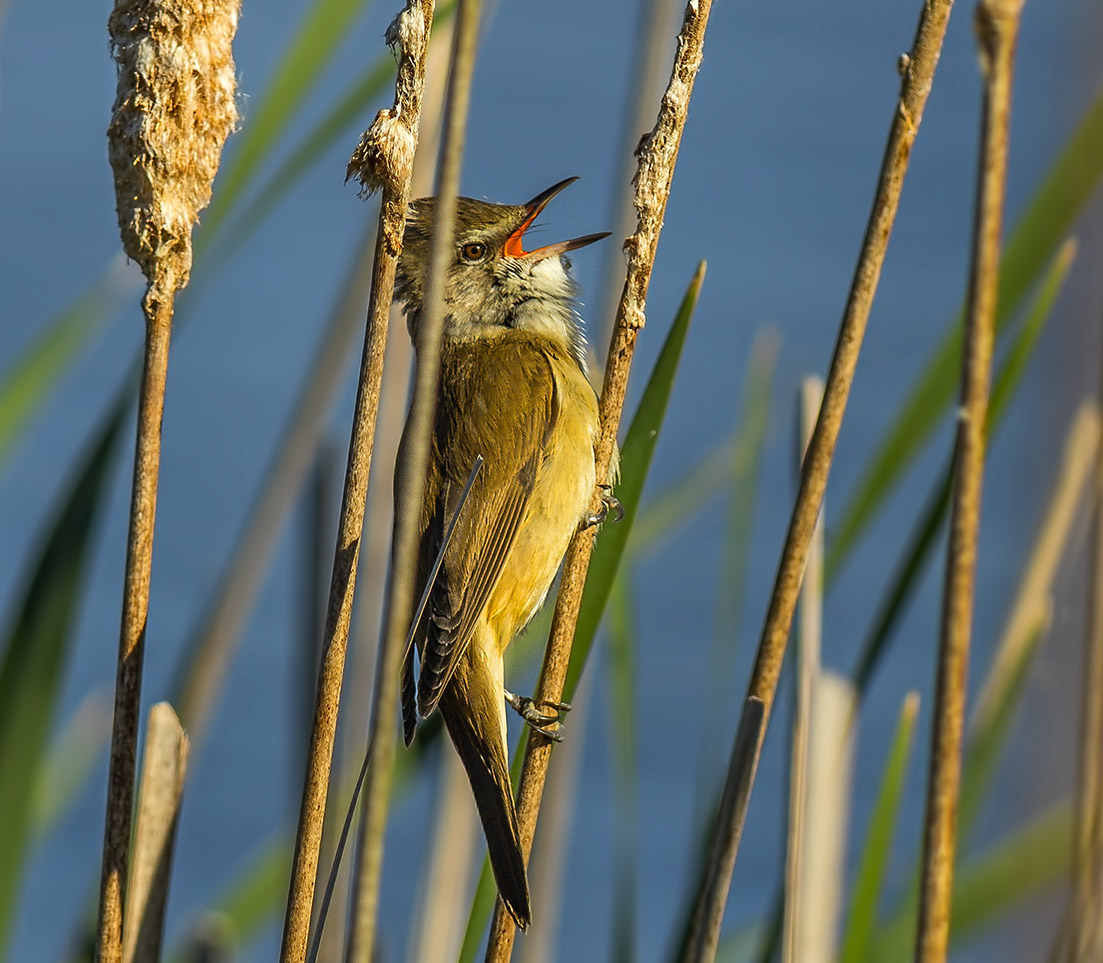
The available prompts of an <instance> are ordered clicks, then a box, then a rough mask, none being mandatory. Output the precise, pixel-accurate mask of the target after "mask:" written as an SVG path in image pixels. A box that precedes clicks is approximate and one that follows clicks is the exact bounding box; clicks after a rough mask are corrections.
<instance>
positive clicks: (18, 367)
mask: <svg viewBox="0 0 1103 963" xmlns="http://www.w3.org/2000/svg"><path fill="white" fill-rule="evenodd" d="M140 289H141V283H140V280H139V275H137V273H135V272H128V271H127V270H126V269H125V264H124V262H123V259H122V257H121V256H120V257H119V258H116V259H115V260H114V261H112V263H111V264H110V265H108V267H107V269H106V270H105V271H104V273H103V274H102V275H101V276H100V278H99V279H98V280H97V281H96V282H95V283H94V284H93V285H92V286H91V287H90V288H88V290H86V291H84V292H83V293H82V294H81V295H79V296H78V297H77V299H76V300H75V301H73V303H72V304H71V305H69V307H67V308H66V309H65V310H64V311H62V312H61V313H60V314H58V315H57V316H56V317H54V318H52V319H51V320H50V321H48V322H47V323H46V324H45V326H44V329H43V331H42V333H41V334H40V335H39V336H38V337H37V338H36V339H35V340H34V341H33V342H32V343H31V345H30V346H29V347H28V348H27V350H26V351H25V352H24V353H23V355H22V357H20V358H17V359H16V360H15V361H14V362H13V363H12V364H11V365H10V366H9V367H8V368H7V370H5V371H4V373H3V374H2V375H0V468H2V467H3V465H4V462H5V461H6V460H7V458H8V456H9V455H10V454H11V450H12V446H13V444H14V443H15V441H16V439H17V438H18V437H19V435H20V433H21V432H22V431H23V429H24V428H25V427H26V426H27V423H28V422H29V421H30V420H31V418H32V417H33V416H34V413H35V412H36V411H37V410H38V408H39V406H40V405H41V404H42V403H43V402H44V401H45V400H46V398H47V396H48V395H49V393H50V391H51V390H52V389H53V388H54V386H55V385H56V384H57V380H58V378H59V377H60V376H61V374H62V373H63V372H64V371H65V369H66V368H67V367H68V366H69V363H70V362H71V361H72V360H73V358H74V357H76V355H77V352H78V351H80V349H81V348H83V347H84V346H85V345H86V344H87V343H88V341H89V340H90V339H91V338H92V337H93V336H94V335H95V334H96V333H97V332H98V331H99V330H100V329H101V328H102V327H103V326H104V324H106V323H107V321H108V319H110V318H111V317H113V316H114V315H115V313H116V312H117V311H118V309H119V307H120V306H121V305H122V303H123V301H124V299H125V298H127V297H128V296H130V295H131V294H133V293H135V292H137V291H139V290H140Z"/></svg>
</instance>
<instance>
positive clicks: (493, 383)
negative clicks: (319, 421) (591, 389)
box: [417, 338, 559, 716]
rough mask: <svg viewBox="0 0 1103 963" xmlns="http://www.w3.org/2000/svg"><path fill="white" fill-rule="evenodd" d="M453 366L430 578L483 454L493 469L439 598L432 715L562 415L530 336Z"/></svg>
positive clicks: (426, 550) (465, 519)
mask: <svg viewBox="0 0 1103 963" xmlns="http://www.w3.org/2000/svg"><path fill="white" fill-rule="evenodd" d="M443 362H444V364H445V366H446V367H445V369H444V373H445V377H444V379H443V380H442V391H441V404H440V405H439V406H438V412H437V424H436V429H437V430H436V437H435V450H434V460H435V461H436V465H437V466H438V468H439V478H440V484H439V488H438V489H437V491H436V492H435V493H431V492H429V491H427V492H426V496H427V500H428V499H429V498H430V497H431V498H432V499H433V505H432V517H431V520H430V522H429V524H428V526H427V528H426V531H425V537H424V538H423V539H422V547H423V554H422V560H423V564H422V571H423V572H425V573H426V574H427V573H428V570H429V568H430V567H431V565H432V563H433V560H434V559H435V557H436V552H437V550H438V549H439V545H440V536H441V533H442V532H443V531H444V529H445V527H446V526H447V525H448V523H449V522H450V521H451V519H452V516H453V514H454V513H455V509H456V505H457V503H458V500H459V495H460V492H461V491H462V490H463V487H464V485H465V483H466V482H467V478H468V476H469V474H470V472H471V467H472V465H473V464H474V462H475V458H476V456H478V455H482V456H483V459H484V464H483V468H482V471H480V473H479V476H478V478H477V479H476V481H475V485H474V487H473V488H472V490H471V494H470V496H469V497H468V499H467V502H466V504H465V505H464V507H463V510H462V512H461V513H460V517H459V519H458V522H457V525H456V530H455V532H454V533H453V535H452V539H451V541H450V542H449V545H448V549H447V551H446V553H445V556H444V560H443V563H442V565H441V569H440V573H439V574H438V576H437V580H436V584H435V585H434V586H433V589H432V592H431V594H430V597H429V606H428V611H427V613H426V616H425V626H424V628H423V634H422V639H423V641H422V644H421V675H420V678H419V682H418V686H417V708H418V711H419V713H420V714H421V715H422V716H427V715H429V714H430V713H431V712H432V711H433V710H434V709H435V708H436V705H437V702H438V701H439V699H440V696H441V693H442V692H443V691H444V688H445V686H447V684H448V681H449V679H451V677H452V673H453V672H454V671H455V667H456V664H457V663H458V662H459V660H460V658H462V656H463V653H464V652H465V651H466V649H467V645H468V643H469V642H470V640H471V634H472V632H473V630H474V628H475V623H476V622H477V620H478V618H479V616H480V615H481V614H482V611H483V609H484V607H485V606H486V602H487V599H488V598H489V597H490V593H491V592H492V591H493V589H494V586H495V584H496V583H497V581H498V577H499V576H500V575H501V572H502V568H503V566H504V564H505V561H506V558H507V556H508V555H509V551H510V548H511V547H512V545H513V541H514V538H515V537H516V535H517V531H518V529H519V527H520V525H521V521H522V519H523V518H524V515H525V509H526V507H527V505H528V501H529V498H530V496H531V495H532V491H533V488H534V487H535V485H536V480H537V478H538V476H539V473H540V469H541V466H542V464H543V459H544V450H545V448H546V445H547V440H548V436H549V435H550V433H551V430H552V428H553V427H554V425H555V422H556V420H557V418H558V415H559V399H558V396H557V393H556V386H555V376H554V374H553V371H552V367H551V364H550V362H549V360H548V358H547V355H546V354H545V353H544V352H543V351H542V350H541V349H540V348H539V347H537V346H535V345H533V344H532V343H531V342H529V341H528V340H522V339H514V338H508V339H507V338H502V339H500V340H498V341H497V342H494V343H490V344H487V343H485V342H484V343H482V344H479V345H475V346H467V347H463V348H459V349H453V350H451V351H449V352H448V353H447V354H446V355H445V357H444V359H443ZM426 507H427V508H428V507H429V506H428V505H427V506H426ZM426 559H427V560H428V561H427V563H426ZM420 591H421V590H420V589H419V593H420Z"/></svg>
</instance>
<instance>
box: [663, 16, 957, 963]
mask: <svg viewBox="0 0 1103 963" xmlns="http://www.w3.org/2000/svg"><path fill="white" fill-rule="evenodd" d="M952 7H953V0H927V2H925V3H924V4H923V7H922V11H921V13H920V16H919V25H918V28H917V29H916V35H915V40H914V42H913V44H912V49H911V51H910V53H909V54H907V55H905V56H903V57H901V59H900V68H901V73H902V74H903V82H902V84H901V89H900V99H899V101H898V102H897V104H896V109H895V111H894V117H893V122H892V127H891V129H890V131H889V137H888V143H887V145H886V147H885V155H884V158H883V160H882V162H881V172H880V175H879V179H878V185H877V193H876V195H875V197H874V201H873V209H872V211H871V212H870V217H869V223H868V224H867V226H866V233H865V237H864V239H863V241H862V250H861V254H860V256H859V259H858V264H857V267H856V268H855V272H854V279H853V280H852V281H851V285H850V293H849V295H848V296H847V303H846V309H845V311H844V313H843V319H842V323H841V325H840V328H839V337H838V341H837V342H836V345H835V353H834V355H833V357H832V359H831V367H830V369H829V371H828V375H827V384H826V386H825V389H824V399H823V406H822V408H821V409H820V416H819V419H818V420H817V422H816V430H815V431H814V432H813V434H812V440H811V442H810V443H809V446H808V455H807V457H806V458H805V463H804V470H803V472H802V474H801V485H800V490H799V492H798V493H797V500H796V504H795V505H794V506H793V514H792V517H791V519H790V521H789V530H788V532H787V533H786V537H785V545H784V547H783V548H782V552H781V559H780V561H779V562H778V570H777V575H776V576H775V579H774V587H773V592H772V593H771V596H770V603H769V608H768V609H767V612H766V620H765V624H764V625H763V628H762V636H761V638H760V640H759V645H758V653H757V655H756V657H755V664H754V668H753V670H752V674H751V682H750V686H749V689H748V697H747V701H746V703H745V704H744V708H743V714H742V716H741V717H740V720H739V728H738V730H737V732H736V737H735V745H734V746H733V748H732V756H731V761H730V763H729V766H728V777H727V783H726V784H725V787H724V794H723V797H722V800H721V809H720V815H719V817H718V821H717V827H716V831H715V834H714V837H713V843H712V852H711V854H710V859H709V862H708V866H707V868H706V871H705V875H704V878H703V879H702V881H701V886H700V889H699V892H698V907H697V914H698V918H699V919H700V920H708V921H709V927H708V932H707V934H706V935H705V936H704V937H703V939H704V940H705V942H703V943H701V944H699V945H695V946H692V947H691V950H690V952H689V953H688V955H687V956H686V957H684V959H686V960H695V961H696V960H712V959H713V958H714V957H715V955H716V940H717V938H718V937H719V926H720V919H721V918H722V916H723V908H724V903H725V902H726V901H727V896H728V890H729V889H730V887H731V876H732V871H733V870H734V868H735V858H736V855H737V853H738V848H739V839H740V837H741V835H742V831H743V823H744V821H745V820H746V816H747V803H748V802H749V801H750V789H751V788H752V787H753V785H754V777H755V773H756V771H757V768H758V757H759V754H760V752H761V748H762V738H763V737H764V735H765V722H766V721H768V719H769V715H770V709H771V707H772V706H773V701H774V695H775V694H776V692H777V682H778V678H779V676H780V675H781V664H782V661H783V659H784V657H785V648H786V644H787V642H788V638H789V629H790V627H791V625H792V622H793V612H794V610H795V608H796V603H797V594H798V592H799V590H800V582H801V578H802V576H803V574H804V565H805V560H806V558H807V554H808V546H809V544H810V543H811V540H812V532H813V530H814V528H815V524H816V518H817V517H818V516H819V511H820V505H821V504H822V502H823V496H824V492H825V490H826V488H827V476H828V473H829V472H830V469H831V459H832V457H833V456H834V452H835V443H836V441H837V440H838V437H839V429H840V428H841V427H842V421H843V415H844V414H845V412H846V401H847V397H848V396H849V394H850V386H851V384H852V383H853V381H854V370H855V367H856V365H857V362H858V354H859V352H860V350H861V346H862V338H863V337H864V335H865V329H866V323H867V321H868V320H869V312H870V308H871V307H872V305H873V296H874V294H875V293H876V291H877V282H878V280H879V278H880V276H881V267H882V265H883V264H884V260H885V251H886V250H887V248H888V242H889V236H890V234H891V233H892V226H893V222H894V221H895V220H896V211H897V208H898V207H899V203H900V194H901V191H902V190H903V186H904V176H905V174H906V173H907V168H908V160H909V158H910V156H911V149H912V145H913V144H914V143H915V138H916V136H917V134H918V133H919V126H920V123H921V122H922V120H923V110H924V108H925V107H926V104H927V97H928V95H929V94H930V91H931V85H932V84H933V82H934V74H935V68H936V67H937V66H938V58H939V55H940V54H941V51H942V41H943V38H944V37H945V35H946V25H947V23H948V22H949V19H950V11H951V9H952ZM760 712H761V714H762V716H763V718H762V719H761V721H760V720H759V715H760ZM756 731H757V737H756V738H755V740H754V743H753V751H752V752H750V753H749V754H747V753H745V752H744V751H743V749H742V747H743V746H746V745H747V744H748V742H749V741H750V736H751V734H752V733H753V732H756ZM745 769H746V770H748V771H744V770H745Z"/></svg>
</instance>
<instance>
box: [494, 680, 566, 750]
mask: <svg viewBox="0 0 1103 963" xmlns="http://www.w3.org/2000/svg"><path fill="white" fill-rule="evenodd" d="M504 691H505V696H506V702H508V703H509V704H510V705H511V706H512V707H513V708H514V709H515V710H516V712H517V714H518V715H519V716H520V717H521V718H522V719H524V720H525V722H526V723H528V724H529V725H530V726H532V728H533V729H535V730H536V731H537V732H539V733H540V734H541V735H544V736H547V737H548V738H549V739H552V740H554V741H555V742H562V741H563V732H562V728H563V723H562V722H561V721H560V718H559V716H560V713H562V712H570V711H571V704H570V703H569V702H550V701H549V702H536V701H534V700H533V699H530V698H529V697H528V696H519V695H517V694H516V693H513V692H510V691H509V689H506V690H504ZM537 706H539V707H540V708H543V709H552V710H554V711H555V715H547V714H546V713H543V712H540V711H539V709H538V708H537ZM551 726H555V728H554V729H553V728H551Z"/></svg>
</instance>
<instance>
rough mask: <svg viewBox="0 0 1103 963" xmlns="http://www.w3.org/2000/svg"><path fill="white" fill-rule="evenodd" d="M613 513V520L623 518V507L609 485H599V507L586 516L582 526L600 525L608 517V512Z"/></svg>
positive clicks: (616, 520)
mask: <svg viewBox="0 0 1103 963" xmlns="http://www.w3.org/2000/svg"><path fill="white" fill-rule="evenodd" d="M610 511H612V513H613V521H614V522H619V521H620V520H621V519H622V518H624V507H623V506H622V505H621V503H620V501H619V500H618V499H617V497H616V495H614V494H613V489H612V487H611V486H610V485H602V486H601V508H600V509H598V511H597V512H596V513H595V514H593V515H587V516H586V522H585V524H584V525H583V528H590V527H592V526H594V525H600V524H601V523H602V522H604V521H605V519H606V518H608V517H609V512H610Z"/></svg>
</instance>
